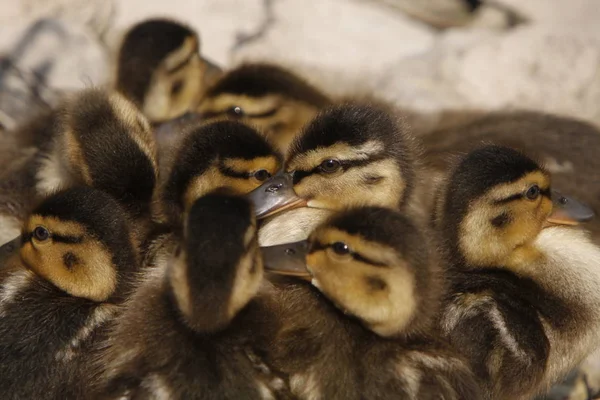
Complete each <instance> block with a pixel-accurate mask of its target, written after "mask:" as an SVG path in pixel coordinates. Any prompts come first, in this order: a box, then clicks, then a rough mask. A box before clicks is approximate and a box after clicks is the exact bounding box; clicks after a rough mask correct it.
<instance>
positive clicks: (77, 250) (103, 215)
mask: <svg viewBox="0 0 600 400" xmlns="http://www.w3.org/2000/svg"><path fill="white" fill-rule="evenodd" d="M20 242H21V243H20V250H19V253H20V257H21V260H22V262H23V264H24V265H25V266H26V267H27V268H28V269H30V270H31V271H33V272H34V273H35V274H37V275H38V276H40V277H42V278H43V279H45V280H47V281H49V282H50V283H52V284H53V285H54V286H56V287H57V288H59V289H60V290H62V291H64V292H66V293H67V294H69V295H71V296H73V297H80V298H85V299H88V300H91V301H95V302H103V301H107V300H111V299H117V298H122V296H124V294H125V291H126V290H128V288H129V285H131V283H132V280H133V273H134V272H135V268H136V267H137V263H138V260H137V254H136V252H135V250H134V245H133V242H132V236H131V233H130V229H129V226H128V223H127V218H126V214H125V212H124V211H123V210H122V209H121V207H120V206H119V204H118V203H117V202H116V201H115V200H114V199H113V198H112V197H111V196H109V195H108V194H106V193H104V192H102V191H99V190H96V189H93V188H90V187H75V188H71V189H67V190H65V191H61V192H58V193H56V194H54V195H52V196H50V197H48V198H47V199H46V200H44V201H43V202H42V203H41V204H40V205H39V206H38V207H37V208H35V209H34V210H33V212H32V213H31V214H30V216H29V218H28V219H27V221H26V222H25V224H24V227H23V233H22V235H21V240H20Z"/></svg>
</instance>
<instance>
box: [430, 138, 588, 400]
mask: <svg viewBox="0 0 600 400" xmlns="http://www.w3.org/2000/svg"><path fill="white" fill-rule="evenodd" d="M550 183H551V182H550V174H549V172H548V171H547V170H545V169H543V168H542V167H540V165H538V164H537V163H536V162H534V161H533V160H532V159H530V158H529V157H527V156H525V155H524V154H522V153H520V152H519V151H516V150H514V149H511V148H508V147H501V146H495V145H489V146H485V147H481V148H478V149H476V150H474V151H472V152H471V153H469V154H468V155H467V156H466V157H465V158H464V159H462V161H460V163H459V164H458V165H457V166H456V167H455V169H454V170H453V171H452V172H451V174H450V176H449V178H448V180H447V186H446V187H445V189H444V191H443V193H442V195H441V196H440V197H439V203H438V204H439V205H438V208H437V210H438V211H437V213H436V217H435V226H436V227H437V228H438V229H439V232H440V233H441V234H442V235H443V236H444V238H445V245H444V248H445V259H446V260H447V264H448V266H447V268H448V270H449V271H451V284H450V290H449V293H448V296H447V299H446V301H445V306H444V310H443V313H442V317H441V322H440V326H441V328H442V330H443V332H444V334H445V336H446V337H447V338H448V339H449V340H450V341H451V342H452V344H453V345H454V346H455V347H456V348H458V349H460V350H461V351H462V352H463V353H464V354H465V355H466V356H468V357H469V359H470V361H471V365H472V368H473V370H474V372H475V373H476V374H477V376H478V377H479V378H480V379H481V380H482V382H483V384H484V388H485V390H486V391H487V392H488V393H489V395H490V397H491V398H492V399H511V400H513V399H530V398H532V397H533V396H534V395H536V394H539V393H542V392H544V391H546V390H547V389H548V388H549V387H550V385H551V384H553V383H555V382H556V381H558V380H559V379H560V378H562V377H563V376H564V375H566V374H567V373H568V372H569V371H570V370H571V369H572V368H573V367H575V366H576V365H578V363H579V362H581V361H582V360H583V358H584V357H585V356H586V355H588V354H589V353H591V352H592V351H593V350H595V349H597V348H598V347H599V346H600V334H599V332H600V315H599V314H598V309H600V292H599V291H598V287H600V286H599V285H600V268H599V267H600V248H598V247H597V246H596V245H594V244H593V243H592V241H591V240H590V238H589V237H588V235H587V234H586V233H585V232H583V231H581V230H579V229H575V228H574V227H572V226H570V225H572V224H575V223H577V214H578V211H579V210H577V209H574V210H571V209H570V208H569V207H568V204H569V203H567V205H566V206H565V207H563V208H560V209H559V210H558V211H559V212H558V213H557V212H554V210H553V204H552V199H551V189H550ZM570 211H573V212H572V213H570Z"/></svg>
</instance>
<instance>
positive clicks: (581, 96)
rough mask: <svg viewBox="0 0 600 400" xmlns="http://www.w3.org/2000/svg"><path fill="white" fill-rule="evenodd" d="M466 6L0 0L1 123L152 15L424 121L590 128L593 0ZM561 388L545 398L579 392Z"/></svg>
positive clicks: (387, 1)
mask: <svg viewBox="0 0 600 400" xmlns="http://www.w3.org/2000/svg"><path fill="white" fill-rule="evenodd" d="M467 3H468V1H466V0H170V1H168V2H163V1H161V2H158V1H148V0H113V1H110V0H0V126H3V127H5V128H11V127H12V126H14V125H15V124H17V123H19V122H21V121H22V120H23V119H25V118H27V116H29V115H31V113H33V112H35V111H36V110H38V109H42V108H45V107H48V106H50V105H52V104H55V102H56V100H57V98H58V96H59V95H60V94H61V93H64V92H69V91H73V90H77V89H79V88H82V87H86V86H90V85H102V84H105V83H107V82H109V81H110V79H111V76H112V68H111V58H112V55H113V49H114V47H115V46H116V44H117V43H118V41H119V38H120V35H121V34H122V32H123V30H125V29H127V28H128V27H129V26H131V25H132V24H133V23H135V22H138V21H139V20H142V19H144V18H147V17H153V16H168V17H173V18H176V19H178V20H181V21H184V22H187V23H188V24H190V25H191V26H192V27H194V28H195V29H197V30H198V31H199V32H200V34H201V37H202V52H203V53H204V54H205V55H206V56H208V57H209V58H211V59H212V60H214V61H216V62H218V63H220V64H222V65H223V66H227V67H229V66H233V65H236V64H238V63H241V62H243V61H248V60H268V61H275V62H278V63H281V64H284V65H286V66H288V67H290V68H292V69H294V70H296V71H297V72H299V73H301V74H302V75H304V76H305V77H306V78H307V79H308V80H310V81H312V82H314V83H316V84H319V85H321V86H323V87H324V88H326V89H327V91H329V92H330V93H331V94H334V95H335V94H345V95H347V94H352V93H365V92H368V93H373V94H375V95H377V96H379V97H382V98H384V99H387V100H389V101H391V102H394V103H396V104H397V105H399V106H401V107H404V108H406V109H410V110H415V111H419V112H421V113H424V114H426V115H428V121H432V122H434V121H435V118H436V116H438V115H439V114H440V113H441V112H442V111H444V110H452V109H479V110H497V109H509V108H529V109H534V110H543V111H549V112H554V113H558V114H563V115H569V116H575V117H578V118H582V119H586V120H588V121H591V122H594V123H597V124H600V107H598V104H600V24H598V21H600V1H598V0H569V1H567V0H527V1H523V0H494V1H485V0H484V1H483V5H482V6H480V7H479V8H477V9H476V10H475V11H474V12H470V10H469V8H468V7H467V6H466V4H467ZM471 3H473V2H471ZM594 362H595V363H596V364H597V361H594V360H592V361H590V363H594ZM595 369H598V365H594V366H593V367H592V368H590V371H594V370H595ZM589 379H591V380H594V379H595V380H597V381H600V379H597V378H594V377H593V374H592V375H590V376H588V380H589ZM576 381H577V382H578V385H575V386H576V387H578V388H579V390H583V389H582V387H583V386H582V379H581V377H579V378H578V379H576ZM598 387H600V385H598ZM562 389H564V388H562ZM562 389H561V390H562ZM561 390H558V391H557V392H556V394H555V396H554V397H553V398H555V399H563V398H564V399H567V398H570V399H573V400H574V399H580V398H581V399H585V398H587V395H583V394H582V395H578V394H577V395H576V394H574V393H573V392H571V393H570V394H569V393H567V392H561ZM568 390H571V389H568ZM569 396H570V397H569Z"/></svg>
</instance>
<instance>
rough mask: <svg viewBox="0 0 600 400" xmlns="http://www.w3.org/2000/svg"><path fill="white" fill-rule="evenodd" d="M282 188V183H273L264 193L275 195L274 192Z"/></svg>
mask: <svg viewBox="0 0 600 400" xmlns="http://www.w3.org/2000/svg"><path fill="white" fill-rule="evenodd" d="M282 187H283V183H274V184H272V185H269V187H267V189H266V192H269V193H275V192H278V191H279V189H281V188H282Z"/></svg>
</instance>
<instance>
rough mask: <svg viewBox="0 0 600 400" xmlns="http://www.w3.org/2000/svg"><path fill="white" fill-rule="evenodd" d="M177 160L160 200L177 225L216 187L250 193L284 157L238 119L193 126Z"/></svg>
mask: <svg viewBox="0 0 600 400" xmlns="http://www.w3.org/2000/svg"><path fill="white" fill-rule="evenodd" d="M175 159H176V160H177V162H176V163H175V164H174V165H173V167H172V170H171V172H170V174H169V176H168V178H167V181H166V183H165V185H164V187H163V189H162V191H161V196H160V197H161V203H162V204H161V206H162V208H163V214H164V217H165V218H166V219H167V220H168V221H169V222H170V223H172V224H174V225H175V226H178V225H181V221H182V220H183V215H184V214H185V212H186V211H187V210H188V209H189V208H190V207H191V206H192V204H194V202H195V201H196V200H197V199H198V198H199V197H201V196H203V195H205V194H207V193H209V192H211V191H212V190H214V189H216V188H218V187H228V188H230V189H231V190H232V191H234V192H235V193H238V194H246V193H248V192H250V191H252V190H253V189H255V188H257V187H258V186H260V185H261V184H262V183H263V182H264V181H266V180H267V179H269V178H270V177H271V176H272V175H274V174H275V173H276V172H277V171H278V170H279V169H281V164H282V158H281V155H280V154H279V153H278V152H277V151H276V150H275V148H274V147H273V146H272V145H271V144H270V143H269V142H268V141H267V140H266V139H265V138H264V137H262V136H261V135H260V134H259V133H258V132H257V131H255V130H254V129H253V128H250V127H248V126H247V125H244V124H242V123H240V122H236V121H217V122H212V123H209V124H206V125H200V126H197V127H194V128H192V129H191V130H190V132H188V133H186V136H185V138H184V140H183V141H182V143H181V147H180V148H179V150H178V152H177V154H176V157H175Z"/></svg>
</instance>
